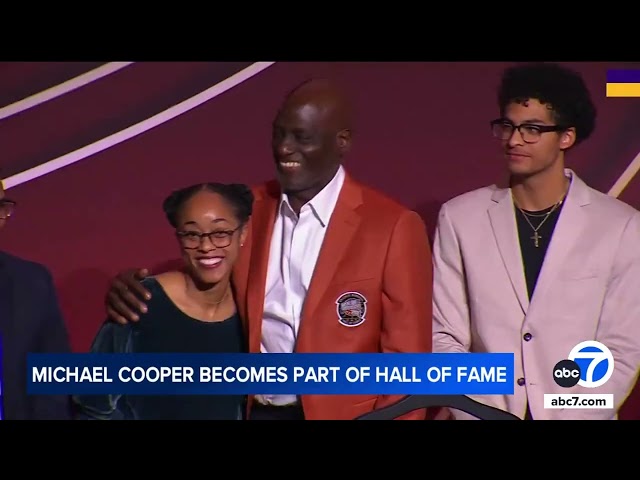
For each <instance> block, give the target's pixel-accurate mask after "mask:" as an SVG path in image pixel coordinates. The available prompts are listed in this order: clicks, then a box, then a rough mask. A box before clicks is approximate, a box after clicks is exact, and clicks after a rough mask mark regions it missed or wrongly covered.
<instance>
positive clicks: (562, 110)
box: [498, 63, 596, 145]
mask: <svg viewBox="0 0 640 480" xmlns="http://www.w3.org/2000/svg"><path fill="white" fill-rule="evenodd" d="M529 99H535V100H538V101H539V102H540V103H542V104H544V105H547V106H548V108H549V109H550V110H551V111H552V114H553V115H552V118H553V119H554V121H555V122H556V123H557V124H558V125H562V126H564V127H567V128H569V127H574V128H575V130H576V142H575V144H576V145H577V144H578V143H580V142H582V141H584V140H586V139H587V138H589V136H591V133H592V132H593V130H594V128H595V122H596V108H595V105H594V104H593V102H592V100H591V94H590V93H589V90H588V89H587V86H586V85H585V83H584V80H583V78H582V76H581V75H580V74H579V73H578V72H576V71H574V70H571V69H569V68H567V67H564V66H561V65H558V64H554V63H531V64H523V65H516V66H513V67H510V68H508V69H507V70H505V72H504V74H503V75H502V82H501V84H500V88H499V89H498V106H499V107H500V114H501V115H504V112H505V110H506V107H507V105H508V104H510V103H513V102H518V103H521V104H522V103H525V102H526V101H527V100H529Z"/></svg>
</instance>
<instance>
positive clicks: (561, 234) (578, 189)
mask: <svg viewBox="0 0 640 480" xmlns="http://www.w3.org/2000/svg"><path fill="white" fill-rule="evenodd" d="M571 173H572V180H571V185H570V187H569V192H568V193H567V198H566V200H565V204H564V205H563V207H562V211H561V212H560V217H559V218H558V222H557V223H556V226H555V229H554V231H553V235H552V236H551V242H550V243H549V246H548V248H547V253H546V254H545V258H544V262H543V264H542V268H541V270H540V275H539V276H538V281H537V282H536V289H535V291H534V294H533V298H532V299H531V310H530V313H533V310H534V308H535V306H536V305H537V304H538V303H540V302H544V296H545V292H546V291H547V290H548V289H549V288H550V287H551V285H553V282H554V280H555V278H556V277H557V275H558V272H559V270H560V268H561V267H562V266H563V265H564V264H565V263H566V258H567V253H568V252H570V251H571V250H572V249H574V248H575V247H576V245H577V244H578V242H579V239H580V237H581V236H582V234H583V233H584V230H585V227H586V225H587V219H586V214H585V211H584V209H583V207H584V206H585V205H588V204H589V203H590V199H589V189H588V187H587V186H586V185H585V184H584V182H582V180H580V179H579V178H578V177H577V176H576V175H575V174H573V172H571Z"/></svg>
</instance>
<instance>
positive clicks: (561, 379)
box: [553, 340, 614, 388]
mask: <svg viewBox="0 0 640 480" xmlns="http://www.w3.org/2000/svg"><path fill="white" fill-rule="evenodd" d="M605 362H606V363H605ZM581 365H582V367H581ZM613 366H614V362H613V354H612V353H611V350H609V349H608V348H607V347H606V346H604V345H603V344H602V343H600V342H596V341H593V340H589V341H586V342H581V343H579V344H578V345H576V346H575V347H573V349H572V350H571V352H570V353H569V358H568V359H567V360H561V361H559V362H558V363H557V364H556V366H555V367H553V379H554V380H555V382H556V383H557V384H558V385H560V386H561V387H564V388H571V387H573V386H575V385H579V386H581V387H585V388H597V387H599V386H601V385H604V384H605V383H607V381H608V380H609V379H610V378H611V375H612V374H613Z"/></svg>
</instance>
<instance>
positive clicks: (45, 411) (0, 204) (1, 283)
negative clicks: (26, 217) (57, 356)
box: [0, 181, 72, 420]
mask: <svg viewBox="0 0 640 480" xmlns="http://www.w3.org/2000/svg"><path fill="white" fill-rule="evenodd" d="M15 206H16V203H15V202H14V201H12V200H9V199H8V198H6V197H5V194H4V188H3V186H2V181H0V229H2V227H4V225H5V224H6V223H7V221H8V220H9V218H10V217H11V215H12V214H13V212H14V210H15ZM0 341H1V342H2V343H1V345H2V384H1V385H0V391H1V394H2V397H1V403H0V408H1V409H2V410H0V412H1V413H2V419H3V420H70V419H71V418H72V416H71V402H70V399H69V398H68V397H65V396H45V395H27V353H68V352H70V345H69V339H68V334H67V330H66V326H65V323H64V320H63V318H62V313H61V311H60V307H59V304H58V299H57V295H56V291H55V287H54V284H53V280H52V278H51V274H50V273H49V271H48V270H47V268H46V267H44V266H43V265H41V264H39V263H35V262H31V261H29V260H25V259H22V258H19V257H16V256H14V255H11V254H9V253H6V252H3V251H0Z"/></svg>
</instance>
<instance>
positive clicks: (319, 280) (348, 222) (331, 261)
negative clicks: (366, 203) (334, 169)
mask: <svg viewBox="0 0 640 480" xmlns="http://www.w3.org/2000/svg"><path fill="white" fill-rule="evenodd" d="M361 204H362V190H361V188H360V187H359V186H358V185H357V184H356V183H355V182H354V181H353V180H352V179H351V178H350V177H349V175H347V176H346V177H345V181H344V185H343V186H342V191H341V192H340V196H339V197H338V202H337V203H336V207H335V209H334V211H333V214H332V215H331V220H330V221H329V225H328V226H327V232H326V234H325V237H324V241H323V242H322V248H321V249H320V255H319V256H318V261H317V263H316V267H315V270H314V272H313V278H312V279H311V284H310V285H309V291H308V292H307V298H306V300H305V304H304V308H303V310H302V325H304V322H305V321H308V320H305V319H309V318H313V314H314V311H315V310H316V308H318V305H319V302H320V300H321V298H322V295H323V293H324V292H325V290H326V287H327V285H328V284H329V283H330V282H331V280H332V279H333V276H334V275H335V273H336V271H337V270H338V267H339V265H340V262H341V260H342V258H343V257H344V255H345V254H346V253H347V251H349V249H350V248H352V247H351V241H352V239H353V236H354V235H355V233H356V231H357V230H358V226H359V225H360V221H361V218H360V215H359V214H358V212H357V208H358V206H360V205H361ZM303 328H304V327H301V330H302V329H303Z"/></svg>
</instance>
